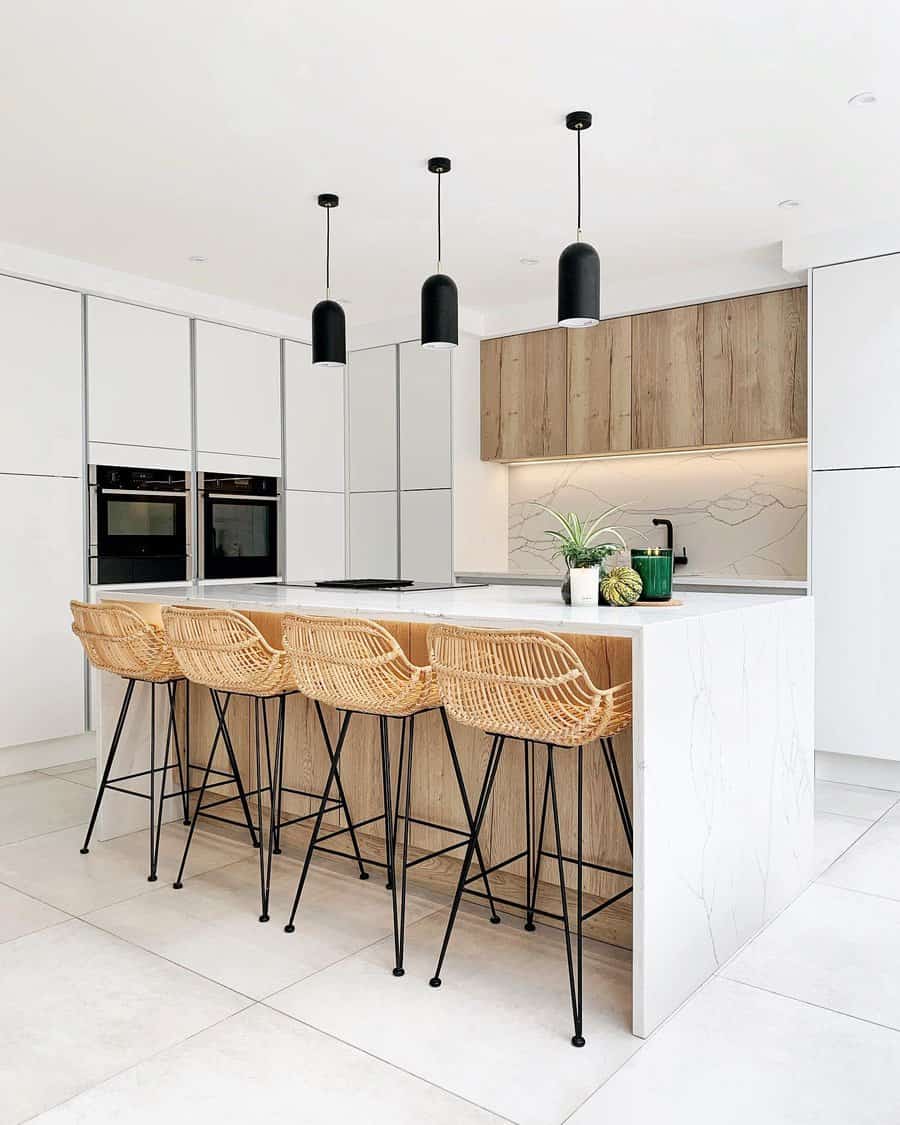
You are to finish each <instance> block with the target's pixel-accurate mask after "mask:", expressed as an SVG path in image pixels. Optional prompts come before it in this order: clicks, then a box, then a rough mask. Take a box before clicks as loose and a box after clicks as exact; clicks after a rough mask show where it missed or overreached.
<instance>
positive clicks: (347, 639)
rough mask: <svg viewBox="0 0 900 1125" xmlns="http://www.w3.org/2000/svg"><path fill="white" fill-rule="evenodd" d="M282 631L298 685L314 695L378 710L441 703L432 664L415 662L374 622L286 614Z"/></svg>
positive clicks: (396, 711) (395, 711)
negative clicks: (420, 666) (425, 664)
mask: <svg viewBox="0 0 900 1125" xmlns="http://www.w3.org/2000/svg"><path fill="white" fill-rule="evenodd" d="M282 635H283V639H284V648H285V651H286V652H287V654H288V657H289V659H290V661H291V666H292V668H293V670H294V676H295V678H296V680H297V685H298V687H299V688H300V690H301V691H302V692H303V694H304V695H307V696H309V697H310V698H311V699H317V700H319V702H321V703H328V704H330V705H331V706H332V707H340V708H342V709H344V710H347V711H368V712H371V713H372V714H376V715H412V714H414V713H415V712H417V711H423V710H425V709H426V708H429V707H437V706H439V705H440V697H439V696H438V692H437V687H436V686H435V682H434V676H433V675H432V672H431V669H430V668H419V667H417V666H416V665H415V664H411V663H410V661H409V660H408V659H407V657H406V654H405V653H404V651H403V649H402V648H401V647H400V645H399V644H398V643H397V641H396V639H395V638H394V637H393V636H392V635H391V634H390V633H389V632H388V631H387V629H385V628H384V626H382V625H379V624H378V623H377V622H375V621H366V620H364V619H363V618H358V617H352V618H344V617H305V616H301V615H299V614H285V616H284V619H283V622H282Z"/></svg>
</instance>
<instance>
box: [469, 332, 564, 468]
mask: <svg viewBox="0 0 900 1125" xmlns="http://www.w3.org/2000/svg"><path fill="white" fill-rule="evenodd" d="M481 411H482V416H481V427H482V428H481V456H482V457H483V458H484V459H485V460H489V461H491V460H511V459H517V458H522V457H561V456H564V455H565V453H566V330H565V329H564V328H550V329H547V330H546V331H543V332H526V333H524V334H522V335H519V336H504V337H502V338H501V339H496V340H485V341H483V342H482V345H481Z"/></svg>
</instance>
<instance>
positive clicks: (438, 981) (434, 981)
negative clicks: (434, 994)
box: [428, 977, 441, 988]
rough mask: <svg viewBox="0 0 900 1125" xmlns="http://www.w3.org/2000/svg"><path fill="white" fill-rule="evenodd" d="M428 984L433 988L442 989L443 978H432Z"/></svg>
mask: <svg viewBox="0 0 900 1125" xmlns="http://www.w3.org/2000/svg"><path fill="white" fill-rule="evenodd" d="M428 983H429V984H430V985H431V987H432V988H440V987H441V978H440V977H432V978H431V980H430V981H429V982H428Z"/></svg>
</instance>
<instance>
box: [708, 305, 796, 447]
mask: <svg viewBox="0 0 900 1125" xmlns="http://www.w3.org/2000/svg"><path fill="white" fill-rule="evenodd" d="M806 386H807V379H806V289H805V288H803V287H801V288H797V289H785V290H782V291H781V292H778V293H759V294H757V295H755V296H752V297H737V298H735V299H733V300H729V301H715V302H712V303H711V304H708V305H704V306H703V440H704V443H705V444H706V445H726V444H729V443H734V442H754V441H776V440H782V441H783V440H790V439H797V438H804V437H806V395H807V391H806Z"/></svg>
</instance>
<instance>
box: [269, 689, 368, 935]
mask: <svg viewBox="0 0 900 1125" xmlns="http://www.w3.org/2000/svg"><path fill="white" fill-rule="evenodd" d="M352 714H353V712H352V711H347V712H346V713H345V714H344V719H343V722H342V723H341V729H340V731H339V732H338V740H337V745H336V746H335V748H334V756H333V757H332V759H331V768H330V769H329V771H328V780H327V781H326V782H325V791H324V793H323V794H322V800H321V802H320V803H319V811H318V813H317V814H316V822H315V824H314V825H313V830H312V835H311V836H310V838H309V844H308V845H307V847H306V855H305V856H304V857H303V869H302V870H301V872H300V879H299V881H298V883H297V893H296V894H295V895H294V905H293V906H292V907H291V916H290V918H289V919H288V923H287V925H286V926H285V927H284V932H285V933H286V934H292V933H293V932H294V918H295V917H296V915H297V907H298V906H299V905H300V896H301V895H302V894H303V888H304V886H305V885H306V877H307V875H308V874H309V865H310V861H311V860H312V854H313V850H314V849H315V846H316V840H317V839H318V838H319V831H320V829H321V827H322V818H323V817H324V816H325V808H326V806H327V804H328V798H329V797H330V795H331V786H332V783H333V782H334V779H335V777H336V776H337V771H338V765H339V764H340V760H341V751H342V750H343V749H344V740H345V739H346V737H347V728H348V727H349V726H350V718H351V716H352Z"/></svg>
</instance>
